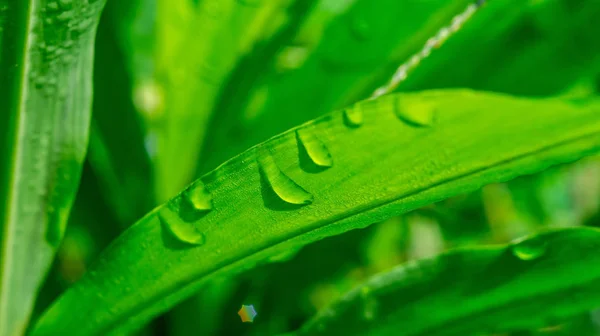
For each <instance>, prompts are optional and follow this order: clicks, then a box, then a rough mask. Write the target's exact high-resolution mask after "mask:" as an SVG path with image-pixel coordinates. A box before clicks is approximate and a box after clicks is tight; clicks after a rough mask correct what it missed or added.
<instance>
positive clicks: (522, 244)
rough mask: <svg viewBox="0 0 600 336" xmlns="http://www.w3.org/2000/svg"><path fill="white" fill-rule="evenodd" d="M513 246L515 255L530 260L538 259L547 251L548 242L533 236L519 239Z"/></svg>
mask: <svg viewBox="0 0 600 336" xmlns="http://www.w3.org/2000/svg"><path fill="white" fill-rule="evenodd" d="M511 248H512V252H513V254H514V256H515V257H517V258H519V259H521V260H524V261H530V260H535V259H538V258H540V257H541V256H543V255H544V254H545V253H546V249H547V243H546V241H544V240H543V239H542V238H531V239H525V240H520V241H517V242H515V243H513V245H512V247H511Z"/></svg>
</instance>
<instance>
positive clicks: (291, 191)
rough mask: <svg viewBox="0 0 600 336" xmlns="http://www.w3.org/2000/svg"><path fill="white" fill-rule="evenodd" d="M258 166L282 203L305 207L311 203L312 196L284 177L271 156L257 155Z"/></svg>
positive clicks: (261, 153) (265, 153)
mask: <svg viewBox="0 0 600 336" xmlns="http://www.w3.org/2000/svg"><path fill="white" fill-rule="evenodd" d="M258 155H259V156H258V158H257V161H258V165H259V168H260V171H261V173H262V174H263V176H264V178H265V179H266V181H267V183H268V184H269V187H270V188H271V190H273V192H274V193H275V194H276V195H277V197H279V198H280V199H281V200H282V201H284V202H286V203H290V204H297V205H307V204H311V203H312V202H313V195H312V194H311V193H309V192H308V191H306V190H304V189H303V188H302V187H300V186H299V185H298V184H296V182H294V181H292V179H290V178H289V177H288V176H287V175H285V174H284V173H283V172H282V171H281V170H280V169H279V167H277V164H276V163H275V160H274V159H273V157H272V156H271V155H269V154H268V153H267V152H266V151H265V152H260V153H259V154H258Z"/></svg>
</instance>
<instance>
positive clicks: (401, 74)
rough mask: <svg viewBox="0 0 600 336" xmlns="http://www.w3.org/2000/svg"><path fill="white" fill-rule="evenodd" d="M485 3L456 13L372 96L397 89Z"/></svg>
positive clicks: (471, 5)
mask: <svg viewBox="0 0 600 336" xmlns="http://www.w3.org/2000/svg"><path fill="white" fill-rule="evenodd" d="M484 3H485V1H484V0H478V1H476V2H474V3H471V4H469V5H468V6H467V8H466V9H465V10H464V11H463V12H462V13H460V14H458V15H456V16H455V17H454V18H453V19H452V22H451V23H450V25H448V26H445V27H443V28H441V29H440V30H439V31H438V32H437V33H436V34H435V35H434V36H433V37H431V38H430V39H429V40H427V42H425V45H424V46H423V47H422V48H421V50H420V51H419V52H417V53H416V54H414V55H413V56H412V57H410V58H409V59H408V61H407V62H405V63H403V64H401V65H400V66H399V67H398V69H396V72H395V73H394V74H393V75H392V78H391V79H390V81H389V82H388V83H386V84H385V85H384V86H381V87H379V88H377V89H376V90H375V91H374V92H373V94H372V96H371V98H377V97H380V96H382V95H385V94H388V93H390V92H392V91H393V90H394V89H396V88H397V87H398V85H400V83H402V82H403V81H404V80H405V79H406V78H407V77H408V73H409V72H410V71H411V70H413V69H414V68H416V67H417V66H418V65H419V64H420V63H421V61H422V60H423V59H425V58H427V57H429V55H430V54H431V51H432V50H433V49H434V48H439V47H441V46H442V44H443V43H444V42H446V40H448V38H449V37H450V36H451V35H452V34H454V33H456V32H457V31H459V30H460V28H461V27H462V26H463V25H464V24H465V22H466V21H467V20H468V19H470V18H471V17H472V16H473V14H474V13H475V11H477V9H478V8H479V7H481V6H482V5H483V4H484Z"/></svg>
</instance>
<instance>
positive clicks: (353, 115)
mask: <svg viewBox="0 0 600 336" xmlns="http://www.w3.org/2000/svg"><path fill="white" fill-rule="evenodd" d="M363 121H364V118H363V110H362V108H361V107H360V106H359V105H358V104H355V105H354V106H352V107H349V108H347V109H345V110H344V123H346V125H347V126H350V127H360V126H361V125H362V124H363Z"/></svg>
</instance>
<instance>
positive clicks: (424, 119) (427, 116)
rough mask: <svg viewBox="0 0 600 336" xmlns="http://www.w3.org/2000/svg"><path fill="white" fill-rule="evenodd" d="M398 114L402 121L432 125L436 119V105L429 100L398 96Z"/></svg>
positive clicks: (413, 124)
mask: <svg viewBox="0 0 600 336" xmlns="http://www.w3.org/2000/svg"><path fill="white" fill-rule="evenodd" d="M394 111H395V112H396V116H398V118H400V119H401V120H402V121H404V122H406V123H408V124H410V125H412V126H418V127H427V126H431V125H432V124H433V122H434V120H435V111H436V105H435V104H434V103H430V102H427V101H415V100H414V99H410V98H409V99H408V100H406V98H403V97H398V98H396V101H395V108H394Z"/></svg>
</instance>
